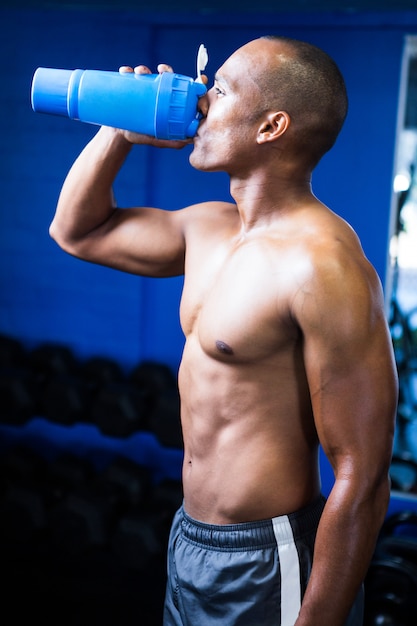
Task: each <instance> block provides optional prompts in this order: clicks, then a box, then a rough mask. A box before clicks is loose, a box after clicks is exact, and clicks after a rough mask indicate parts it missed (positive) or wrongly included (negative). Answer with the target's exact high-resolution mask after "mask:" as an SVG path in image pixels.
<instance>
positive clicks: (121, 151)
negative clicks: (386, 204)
mask: <svg viewBox="0 0 417 626" xmlns="http://www.w3.org/2000/svg"><path fill="white" fill-rule="evenodd" d="M129 69H130V70H131V68H129ZM169 69H170V68H169V67H165V66H164V67H160V68H159V70H160V71H161V70H169ZM137 71H138V72H149V69H148V68H145V67H143V66H138V68H137ZM199 106H200V109H201V112H202V114H203V119H202V121H201V123H200V126H199V130H198V133H197V136H196V137H195V138H194V140H193V143H194V147H193V151H192V153H191V156H190V163H191V165H192V166H193V167H195V168H197V169H199V170H202V171H206V172H211V171H225V172H227V173H228V174H229V176H230V189H231V194H232V197H233V199H234V201H235V202H234V203H228V202H218V201H214V202H204V203H201V204H196V205H194V206H189V207H187V208H184V209H182V210H177V211H164V210H160V209H155V208H145V207H142V208H130V209H122V208H118V207H117V205H116V202H115V199H114V197H113V194H112V185H113V182H114V180H115V178H116V176H117V174H118V172H119V170H120V168H121V167H122V165H123V162H124V160H125V158H126V156H127V155H128V153H129V151H130V150H131V148H132V145H133V144H134V143H135V144H147V145H153V146H156V147H172V148H180V147H183V145H185V143H188V142H169V141H168V142H167V141H158V140H155V139H152V138H151V137H146V136H141V135H137V134H132V133H129V132H126V131H121V130H117V129H112V128H106V127H103V128H101V129H100V130H99V131H98V133H97V134H96V135H95V137H94V138H93V139H92V141H91V142H90V143H89V144H88V145H87V146H86V147H85V149H84V150H83V151H82V153H81V154H80V156H79V157H78V159H77V160H76V162H75V163H74V165H73V167H72V168H71V171H70V172H69V174H68V176H67V178H66V181H65V183H64V185H63V188H62V192H61V195H60V198H59V202H58V207H57V211H56V215H55V218H54V220H53V222H52V224H51V229H50V232H51V236H52V237H53V238H54V239H55V240H56V241H57V243H58V244H59V245H60V246H61V247H62V248H63V249H64V250H66V251H67V252H68V253H70V254H72V255H75V256H77V257H79V258H82V259H86V260H88V261H90V262H94V263H99V264H103V265H108V266H110V267H113V268H117V269H119V270H122V271H125V272H129V273H133V274H138V275H144V276H151V277H168V276H177V275H182V274H184V276H185V281H184V289H183V295H182V301H181V307H180V318H181V324H182V328H183V331H184V335H185V347H184V352H183V357H182V362H181V366H180V370H179V376H178V382H179V389H180V394H181V403H182V427H183V437H184V465H183V489H184V503H183V507H181V510H180V511H178V513H177V515H176V517H175V519H174V522H173V527H172V531H171V538H170V547H169V557H168V570H169V571H168V584H167V596H166V606H165V616H164V624H165V625H166V626H172V625H174V624H175V625H187V626H208V625H211V624H213V625H214V624H215V625H216V626H218V625H221V626H270V625H271V626H272V625H275V626H279V625H281V626H293V625H294V624H295V625H296V626H342V625H344V624H349V625H350V626H351V625H355V626H357V625H359V624H362V617H361V610H362V595H361V585H362V581H363V579H364V576H365V574H366V571H367V568H368V565H369V562H370V559H371V557H372V553H373V549H374V544H375V540H376V538H377V535H378V532H379V529H380V527H381V524H382V522H383V520H384V516H385V514H386V511H387V506H388V502H389V496H390V483H389V473H388V472H389V465H390V457H391V449H392V439H393V430H394V419H395V411H396V401H397V380H396V369H395V363H394V360H393V355H392V349H391V340H390V336H389V332H388V329H387V324H386V319H385V315H384V306H383V296H382V290H381V285H380V282H379V280H378V277H377V275H376V272H375V270H374V268H373V267H372V266H371V265H370V263H369V262H368V260H367V259H366V258H365V256H364V253H363V251H362V248H361V245H360V242H359V240H358V237H357V236H356V234H355V233H354V232H353V231H352V229H351V228H350V226H349V225H348V224H347V223H346V222H345V221H344V220H342V219H341V218H340V217H338V216H337V215H335V214H334V213H333V212H332V211H331V210H330V209H329V208H327V207H326V206H324V205H323V204H322V203H321V202H320V201H319V200H318V199H317V198H316V197H315V196H314V195H313V193H312V190H311V174H312V171H313V169H314V167H315V166H316V164H317V162H318V161H319V160H320V158H321V156H322V155H323V154H324V153H325V152H326V151H327V150H329V149H330V148H331V146H332V145H333V143H334V141H335V140H336V137H337V135H338V133H339V131H340V128H341V127H342V124H343V121H344V118H345V115H346V109H347V100H346V92H345V87H344V83H343V79H342V77H341V76H340V73H339V70H338V69H337V67H336V66H335V65H334V63H333V61H332V60H331V59H329V58H328V56H327V55H326V54H324V53H323V52H322V51H320V50H318V49H316V48H314V47H312V46H310V45H308V44H303V43H301V42H295V41H291V40H287V39H282V38H270V37H267V38H260V39H256V40H254V41H251V42H249V43H248V44H246V45H244V46H243V47H242V48H240V49H238V50H237V51H236V52H235V53H234V54H232V55H231V56H230V57H229V59H228V60H227V61H226V62H225V63H224V65H223V66H222V67H221V68H220V69H219V70H218V71H217V74H216V77H215V82H214V86H213V87H212V88H211V89H209V91H208V92H207V94H206V95H205V96H203V97H202V98H201V100H200V101H199ZM162 182H163V176H162V175H161V184H162ZM319 443H321V445H322V446H323V449H324V451H325V453H326V455H327V457H328V459H329V461H330V463H331V465H332V468H333V470H334V474H335V483H334V487H333V489H332V490H331V493H330V495H329V497H328V499H327V501H326V502H325V501H324V498H322V497H321V496H320V476H319V466H318V446H319ZM313 545H314V559H313Z"/></svg>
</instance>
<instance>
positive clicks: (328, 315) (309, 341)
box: [300, 276, 397, 473]
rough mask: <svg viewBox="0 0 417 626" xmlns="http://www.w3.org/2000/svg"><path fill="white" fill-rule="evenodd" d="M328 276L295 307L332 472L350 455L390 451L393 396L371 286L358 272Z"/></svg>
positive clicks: (388, 355) (363, 460) (368, 460)
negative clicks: (351, 275) (335, 282)
mask: <svg viewBox="0 0 417 626" xmlns="http://www.w3.org/2000/svg"><path fill="white" fill-rule="evenodd" d="M339 278H341V277H340V276H339ZM352 278H355V277H352ZM335 279H337V276H336V277H335ZM329 282H330V285H329ZM329 282H328V283H327V284H325V285H322V288H321V290H318V291H317V293H316V294H315V293H313V291H312V290H311V291H310V293H308V296H307V299H310V302H307V301H305V302H304V303H303V306H302V307H301V308H300V311H301V313H300V325H301V328H302V331H303V338H304V358H305V367H306V373H307V379H308V383H309V388H310V394H311V402H312V407H313V413H314V419H315V423H316V428H317V433H318V436H319V439H320V443H321V444H322V446H323V449H324V451H325V453H326V455H327V456H328V458H329V460H330V462H331V464H332V466H333V469H334V470H335V472H336V473H337V472H338V471H342V470H344V469H346V468H349V464H350V463H352V461H355V464H356V466H358V467H359V466H361V465H362V464H365V465H366V466H367V470H368V469H369V467H368V465H369V466H370V465H372V464H374V465H375V460H376V461H377V463H381V464H384V463H385V461H386V459H387V458H389V456H390V454H391V445H392V434H393V427H394V419H395V409H396V401H397V396H396V393H397V382H396V371H395V364H394V361H393V356H392V346H391V341H390V337H389V333H388V330H387V325H386V320H385V316H384V311H383V306H382V302H381V297H380V294H379V293H378V289H377V288H375V286H373V285H372V284H370V283H369V282H368V281H367V280H365V279H364V278H363V277H359V278H358V279H357V281H356V282H359V284H354V283H355V281H353V282H352V283H351V284H349V277H348V278H347V282H348V284H343V283H342V282H340V283H339V284H338V285H334V284H333V285H332V281H331V280H330V281H329ZM363 469H364V468H363ZM375 470H376V471H378V469H377V467H375Z"/></svg>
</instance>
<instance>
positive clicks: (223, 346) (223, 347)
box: [216, 341, 233, 355]
mask: <svg viewBox="0 0 417 626" xmlns="http://www.w3.org/2000/svg"><path fill="white" fill-rule="evenodd" d="M216 348H217V350H218V351H219V352H221V353H222V354H228V355H232V354H233V350H232V348H231V347H230V346H228V345H227V343H224V341H216Z"/></svg>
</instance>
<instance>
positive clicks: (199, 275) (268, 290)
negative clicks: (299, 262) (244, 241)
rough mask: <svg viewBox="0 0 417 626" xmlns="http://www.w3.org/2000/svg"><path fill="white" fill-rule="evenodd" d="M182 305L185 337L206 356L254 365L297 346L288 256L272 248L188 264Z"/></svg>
mask: <svg viewBox="0 0 417 626" xmlns="http://www.w3.org/2000/svg"><path fill="white" fill-rule="evenodd" d="M189 267H190V270H189V271H188V272H187V273H186V277H185V282H184V291H183V297H182V301H181V323H182V326H183V330H184V333H185V335H186V336H189V335H190V334H194V335H195V337H196V338H197V339H198V342H199V344H200V346H201V348H202V349H203V351H204V352H205V353H207V354H208V355H211V356H213V357H217V358H225V359H230V358H235V359H237V360H239V361H251V360H253V359H260V358H264V357H267V356H268V355H269V354H271V353H276V351H277V350H278V349H280V348H282V347H283V346H284V345H285V344H287V343H288V342H289V341H293V339H294V336H295V335H296V333H297V330H296V328H295V327H294V324H293V323H292V322H291V319H290V317H291V316H290V308H289V304H290V301H291V294H292V293H293V287H294V283H293V271H292V269H291V267H290V259H289V258H288V255H286V254H282V253H281V252H280V251H279V250H275V249H273V248H272V247H271V246H270V245H265V246H262V245H261V244H249V245H244V246H240V247H238V248H237V249H235V250H232V251H228V252H227V251H221V250H219V251H217V252H216V253H209V254H207V255H206V256H204V254H202V255H201V257H200V258H198V256H196V257H195V258H194V262H193V263H190V264H189Z"/></svg>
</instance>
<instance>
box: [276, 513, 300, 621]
mask: <svg viewBox="0 0 417 626" xmlns="http://www.w3.org/2000/svg"><path fill="white" fill-rule="evenodd" d="M272 524H273V528H274V535H275V539H276V542H277V546H278V555H279V563H280V569H281V626H294V624H295V621H296V619H297V617H298V613H299V612H300V608H301V585H300V563H299V560H298V552H297V547H296V545H295V542H294V535H293V532H292V528H291V524H290V522H289V519H288V517H287V516H286V515H283V516H280V517H275V518H273V519H272Z"/></svg>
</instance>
